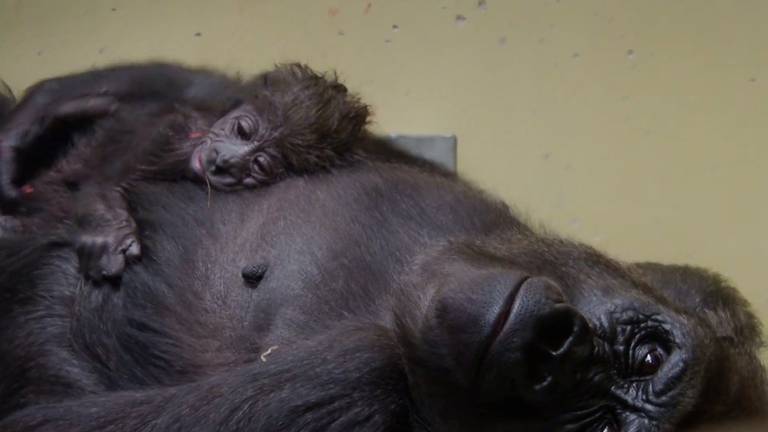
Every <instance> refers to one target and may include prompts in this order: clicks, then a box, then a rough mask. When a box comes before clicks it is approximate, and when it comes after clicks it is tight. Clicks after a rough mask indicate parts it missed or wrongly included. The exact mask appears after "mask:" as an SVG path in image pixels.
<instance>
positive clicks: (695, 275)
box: [0, 164, 766, 432]
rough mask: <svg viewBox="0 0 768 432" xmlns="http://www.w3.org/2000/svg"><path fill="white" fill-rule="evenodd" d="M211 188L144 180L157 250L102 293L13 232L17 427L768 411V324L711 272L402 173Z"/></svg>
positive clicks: (273, 427) (150, 234)
mask: <svg viewBox="0 0 768 432" xmlns="http://www.w3.org/2000/svg"><path fill="white" fill-rule="evenodd" d="M211 199H212V200H213V202H212V205H211V206H208V205H207V202H206V201H207V198H206V196H205V194H204V193H203V192H202V191H200V190H199V189H198V188H195V187H192V186H190V185H185V184H168V183H166V184H154V185H152V184H145V185H138V186H137V188H136V189H135V190H134V191H133V192H132V193H131V195H130V196H129V200H130V203H131V205H132V208H135V209H136V214H137V215H140V217H139V218H138V223H139V226H140V227H141V229H142V231H143V232H146V235H145V241H146V245H147V254H148V255H147V257H148V258H149V259H145V260H143V261H142V262H141V263H140V264H138V265H136V266H132V267H131V268H130V269H129V270H128V271H127V272H126V275H125V277H124V280H123V285H122V287H121V289H120V290H95V289H93V287H90V286H87V285H86V286H82V285H81V283H80V281H79V278H78V277H77V274H76V272H75V271H74V267H75V265H76V261H75V260H74V257H73V256H72V254H71V253H70V252H68V251H67V250H66V249H61V248H58V247H56V246H55V245H46V244H45V242H44V241H43V240H44V238H39V237H38V238H23V239H19V240H18V241H14V240H13V239H6V240H4V241H3V243H0V272H1V274H0V293H2V295H3V299H4V301H3V302H2V303H0V340H2V341H4V344H3V345H0V371H1V372H0V419H2V420H0V430H3V431H6V430H7V431H14V432H17V431H59V430H68V431H101V430H111V431H133V430H142V431H210V430H219V431H246V430H258V431H281V432H283V431H318V432H319V431H387V432H389V431H420V432H425V431H432V432H435V431H440V432H452V431H479V432H495V431H598V432H599V431H669V430H682V429H687V428H691V427H694V426H697V425H701V424H708V423H711V422H715V421H718V420H725V419H738V418H748V417H754V416H760V415H765V410H766V383H765V375H764V370H763V368H762V366H761V364H760V362H759V360H758V356H757V352H758V349H759V346H760V342H761V334H760V330H759V325H758V323H757V320H756V319H755V317H754V315H753V314H752V313H751V312H750V311H749V308H748V305H746V303H745V302H744V300H743V299H742V298H741V297H740V296H739V295H738V294H737V293H736V292H735V291H734V290H733V289H732V288H731V287H729V286H728V285H727V284H726V283H725V282H724V281H723V280H722V279H720V278H719V277H717V276H716V275H713V274H711V273H708V272H705V271H703V270H700V269H695V268H688V267H675V266H663V265H658V264H640V265H634V264H624V263H621V262H618V261H615V260H612V259H610V258H608V257H606V256H605V255H603V254H601V253H599V252H597V251H595V250H594V249H591V248H589V247H587V246H585V245H581V244H578V243H573V242H569V241H566V240H562V239H558V238H555V237H552V236H548V235H544V234H541V233H537V232H535V231H534V230H532V229H531V228H529V227H527V226H526V225H524V224H523V223H522V222H521V221H520V220H519V219H517V218H516V217H515V216H514V215H513V214H512V213H511V212H510V210H509V209H508V208H507V206H505V205H504V204H502V203H499V202H497V201H494V200H492V199H489V198H488V197H486V196H485V195H483V194H482V193H479V192H478V191H476V190H474V189H472V188H471V187H468V186H466V185H465V184H463V183H461V182H460V181H458V180H456V179H454V178H452V177H450V176H444V175H440V174H435V173H433V172H427V171H424V170H420V169H416V168H413V167H406V166H401V165H395V164H381V165H379V164H366V165H360V166H357V167H350V168H347V169H344V170H339V171H337V172H335V173H333V174H321V175H318V176H315V177H313V178H311V179H309V178H289V179H286V180H285V181H283V182H280V183H277V184H274V185H272V186H271V187H269V188H265V189H261V190H259V191H253V192H248V191H246V192H242V193H232V194H219V195H214V196H212V197H211ZM254 266H255V267H254ZM254 268H256V269H258V271H256V270H253V269H254ZM265 268H266V272H264V269H265ZM33 269H40V271H33ZM244 278H245V279H246V280H243V279H244Z"/></svg>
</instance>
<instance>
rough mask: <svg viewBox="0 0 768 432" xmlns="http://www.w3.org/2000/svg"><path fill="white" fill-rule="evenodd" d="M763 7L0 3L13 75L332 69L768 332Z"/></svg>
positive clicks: (2, 46) (469, 0) (476, 161)
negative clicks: (743, 297)
mask: <svg viewBox="0 0 768 432" xmlns="http://www.w3.org/2000/svg"><path fill="white" fill-rule="evenodd" d="M766 19H768V2H766V1H763V0H739V1H737V2H732V1H726V0H721V1H716V0H677V1H668V0H645V1H617V0H612V1H609V0H603V1H598V0H581V1H579V0H561V1H556V0H526V1H524V0H487V1H481V2H478V1H476V0H445V1H441V0H250V1H215V2H214V1H189V0H177V1H151V0H130V1H129V0H126V1H111V0H103V1H95V0H90V1H88V0H67V1H58V0H0V76H1V77H2V78H4V79H5V80H6V81H8V83H9V84H10V85H11V86H12V87H13V88H14V89H15V90H17V91H20V90H22V89H24V88H25V87H26V86H28V85H29V84H31V83H33V82H34V81H36V80H38V79H40V78H44V77H48V76H51V75H56V74H61V73H65V72H71V71H76V70H80V69H83V68H87V67H90V66H95V65H103V64H107V63H111V62H115V61H128V60H144V59H167V60H177V61H183V62H186V63H190V64H202V65H212V66H217V67H220V68H223V69H226V70H229V71H233V72H234V71H242V72H243V73H250V72H254V71H258V70H261V69H264V68H266V67H268V66H269V65H271V64H272V63H274V62H278V61H287V60H301V61H305V62H308V63H309V64H311V65H313V66H314V67H316V68H319V69H328V68H336V69H338V70H339V72H340V73H341V75H342V76H343V77H344V79H345V80H346V82H347V83H348V84H349V85H350V87H352V88H353V89H355V90H357V91H359V92H360V93H361V94H362V95H363V97H364V99H365V100H367V101H369V102H370V103H371V104H372V105H373V106H374V107H375V109H376V125H375V127H376V128H377V129H378V130H380V131H386V132H402V133H441V134H454V133H455V134H456V135H458V137H459V170H460V172H461V173H463V174H464V175H465V176H467V177H468V178H470V179H471V180H473V181H474V182H476V183H477V184H479V185H480V186H482V187H484V188H486V189H489V190H491V191H492V192H494V193H496V194H497V195H500V196H501V197H503V198H504V199H505V200H507V201H508V202H511V203H514V204H515V206H516V207H517V208H519V209H521V210H523V211H524V212H526V213H527V214H530V215H531V217H532V218H534V219H535V220H539V221H542V222H543V223H544V224H546V225H547V226H549V227H551V228H553V229H555V230H558V231H560V232H563V233H565V234H567V235H569V236H572V237H575V238H577V239H582V240H585V241H587V242H589V243H592V244H594V245H596V246H597V247H599V248H602V249H604V250H606V251H607V252H609V253H611V254H614V255H616V256H618V257H620V258H623V259H627V260H658V261H664V262H685V263H694V264H698V265H703V266H707V267H711V268H714V269H717V270H718V271H720V272H723V273H724V274H726V275H727V276H728V277H729V278H731V279H732V280H733V281H734V282H735V283H736V284H737V285H738V286H739V287H740V288H741V289H742V290H743V291H744V292H745V293H746V294H747V296H748V297H749V298H750V300H751V301H752V302H753V303H754V304H755V305H756V308H757V309H758V310H759V312H760V313H761V315H762V317H763V318H768V282H766V280H767V279H768V271H766V269H767V268H768V48H767V45H766V41H768V26H766V25H765V21H766Z"/></svg>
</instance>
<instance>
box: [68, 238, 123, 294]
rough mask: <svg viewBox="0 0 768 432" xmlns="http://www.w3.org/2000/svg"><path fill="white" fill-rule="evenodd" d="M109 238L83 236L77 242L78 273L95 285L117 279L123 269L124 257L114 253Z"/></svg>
mask: <svg viewBox="0 0 768 432" xmlns="http://www.w3.org/2000/svg"><path fill="white" fill-rule="evenodd" d="M113 245H114V241H113V239H111V238H110V237H109V236H102V235H84V236H82V237H80V238H79V239H78V240H77V247H76V250H77V256H78V259H79V261H80V272H81V273H82V274H83V275H84V276H85V277H86V279H88V280H91V281H93V282H95V283H101V282H103V281H104V280H105V279H115V278H118V277H119V276H120V275H121V274H122V272H123V270H124V269H125V257H124V256H123V254H122V253H121V252H118V251H115V248H114V247H113Z"/></svg>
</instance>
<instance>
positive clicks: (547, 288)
mask: <svg viewBox="0 0 768 432" xmlns="http://www.w3.org/2000/svg"><path fill="white" fill-rule="evenodd" d="M516 297H517V298H516V299H515V302H514V304H513V305H512V308H511V310H510V311H509V317H508V319H507V322H506V324H505V328H504V330H503V331H502V332H501V334H500V335H499V338H498V340H497V341H496V343H495V344H494V346H493V347H492V349H491V352H489V359H488V360H489V361H488V364H487V366H488V367H489V371H488V372H490V375H489V376H488V378H489V382H488V384H489V385H494V384H495V385H498V383H499V382H500V381H502V382H503V381H507V382H513V383H515V384H514V387H515V390H513V391H514V392H515V393H517V394H519V395H520V396H521V397H523V398H524V399H527V400H529V401H530V402H536V401H543V400H547V399H551V398H552V396H553V395H554V394H557V393H558V392H567V391H568V390H569V389H571V388H572V387H573V386H575V385H576V383H577V381H578V376H579V374H580V372H579V371H582V370H584V363H585V362H586V361H588V360H589V359H590V358H591V356H592V344H593V342H592V337H593V333H592V330H591V328H590V327H589V325H588V323H587V321H586V320H585V319H584V317H583V316H582V315H581V314H580V313H579V312H578V311H577V310H576V309H574V308H573V307H572V306H570V305H569V304H568V303H567V301H566V298H565V296H564V295H563V291H562V290H561V289H560V288H559V287H558V286H557V284H555V282H553V281H552V280H550V279H547V278H543V277H531V278H529V279H527V280H526V281H525V282H524V283H523V284H522V285H521V286H520V289H519V291H518V293H517V296H516Z"/></svg>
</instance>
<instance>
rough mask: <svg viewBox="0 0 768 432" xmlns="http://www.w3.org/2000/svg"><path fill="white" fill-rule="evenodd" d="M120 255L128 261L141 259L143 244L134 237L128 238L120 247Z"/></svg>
mask: <svg viewBox="0 0 768 432" xmlns="http://www.w3.org/2000/svg"><path fill="white" fill-rule="evenodd" d="M120 253H122V254H123V255H125V258H126V259H128V260H136V259H138V258H139V257H141V244H140V243H139V240H138V239H137V238H136V237H134V236H129V237H127V238H126V239H125V240H124V241H123V243H122V246H121V247H120Z"/></svg>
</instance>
